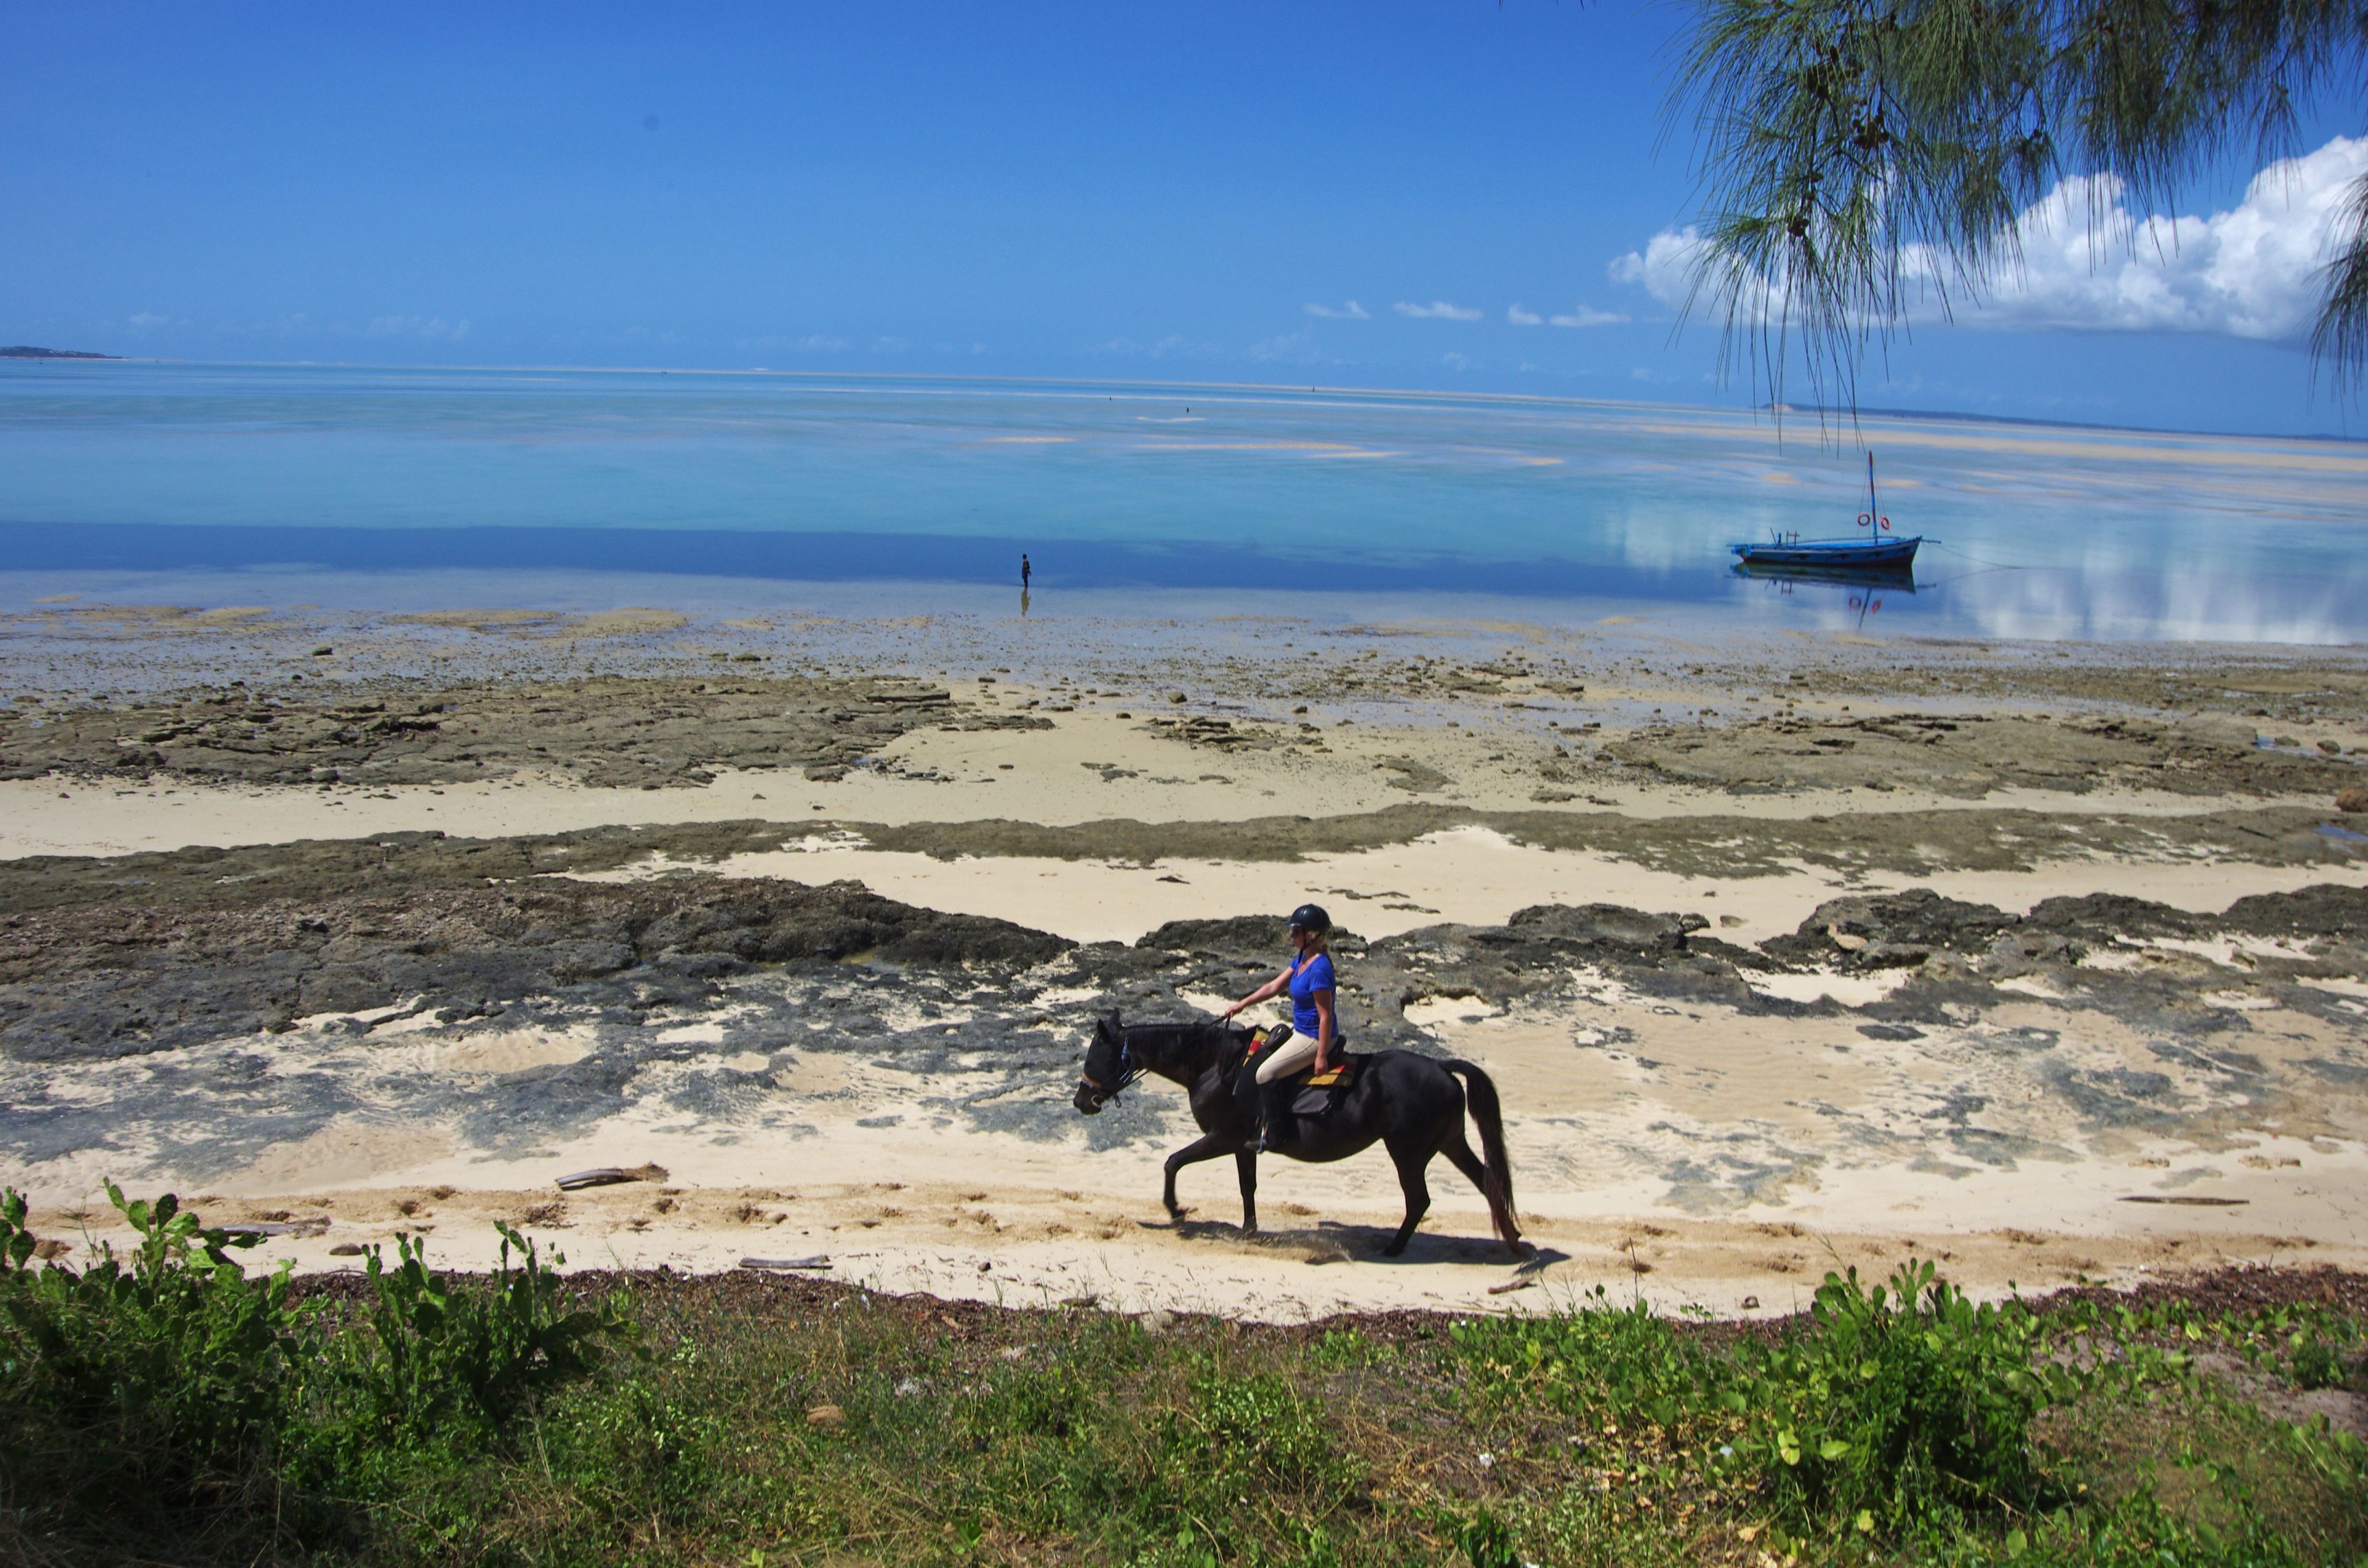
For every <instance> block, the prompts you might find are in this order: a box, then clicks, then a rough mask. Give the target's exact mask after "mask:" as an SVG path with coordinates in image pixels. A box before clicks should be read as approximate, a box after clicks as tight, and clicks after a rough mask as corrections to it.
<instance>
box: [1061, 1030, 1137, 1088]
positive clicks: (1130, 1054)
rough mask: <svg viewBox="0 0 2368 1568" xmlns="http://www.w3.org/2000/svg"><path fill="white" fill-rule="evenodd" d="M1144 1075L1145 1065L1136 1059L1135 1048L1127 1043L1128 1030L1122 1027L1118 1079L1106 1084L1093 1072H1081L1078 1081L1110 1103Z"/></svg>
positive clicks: (1119, 1036) (1119, 1034) (1119, 1042)
mask: <svg viewBox="0 0 2368 1568" xmlns="http://www.w3.org/2000/svg"><path fill="white" fill-rule="evenodd" d="M1142 1076H1143V1067H1142V1064H1141V1063H1139V1062H1136V1061H1135V1059H1134V1048H1133V1046H1131V1045H1129V1044H1128V1043H1127V1039H1126V1031H1125V1030H1124V1029H1121V1030H1119V1031H1118V1081H1117V1082H1116V1083H1113V1084H1110V1085H1107V1086H1105V1085H1102V1084H1101V1083H1099V1081H1097V1080H1096V1079H1095V1077H1094V1075H1093V1074H1090V1073H1086V1072H1080V1073H1079V1074H1077V1082H1078V1083H1080V1084H1083V1085H1085V1086H1086V1087H1087V1088H1089V1089H1091V1090H1093V1091H1094V1093H1096V1094H1098V1095H1099V1096H1101V1097H1102V1103H1103V1104H1105V1105H1108V1104H1110V1103H1112V1102H1114V1101H1116V1100H1117V1098H1118V1097H1119V1096H1120V1095H1121V1094H1123V1093H1124V1092H1125V1091H1126V1090H1128V1089H1129V1088H1131V1087H1133V1085H1134V1081H1135V1080H1136V1079H1137V1078H1140V1077H1142Z"/></svg>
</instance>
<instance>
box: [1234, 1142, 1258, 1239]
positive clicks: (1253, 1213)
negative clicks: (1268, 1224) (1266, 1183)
mask: <svg viewBox="0 0 2368 1568" xmlns="http://www.w3.org/2000/svg"><path fill="white" fill-rule="evenodd" d="M1234 1170H1235V1173H1236V1174H1237V1175H1239V1176H1241V1178H1242V1234H1244V1235H1246V1236H1254V1235H1257V1234H1258V1151H1257V1150H1255V1149H1238V1148H1237V1149H1235V1151H1234Z"/></svg>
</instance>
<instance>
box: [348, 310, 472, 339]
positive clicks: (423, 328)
mask: <svg viewBox="0 0 2368 1568" xmlns="http://www.w3.org/2000/svg"><path fill="white" fill-rule="evenodd" d="M362 335H363V336H364V337H424V338H427V339H429V340H431V341H434V342H439V343H458V342H460V341H461V339H462V338H464V337H466V336H468V335H469V324H468V323H467V322H465V321H463V322H448V321H446V320H445V319H444V318H443V317H442V316H373V317H371V318H370V325H368V326H366V327H364V328H362Z"/></svg>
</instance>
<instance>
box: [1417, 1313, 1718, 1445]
mask: <svg viewBox="0 0 2368 1568" xmlns="http://www.w3.org/2000/svg"><path fill="white" fill-rule="evenodd" d="M1450 1335H1451V1343H1452V1345H1453V1346H1454V1347H1455V1349H1456V1350H1457V1352H1458V1353H1459V1354H1460V1355H1461V1356H1462V1358H1463V1361H1464V1364H1465V1367H1466V1369H1467V1370H1468V1371H1469V1373H1470V1374H1471V1376H1472V1378H1473V1381H1474V1388H1475V1391H1476V1392H1479V1393H1480V1394H1481V1396H1482V1397H1483V1398H1484V1399H1487V1400H1490V1401H1492V1402H1497V1403H1504V1402H1510V1403H1516V1404H1520V1405H1528V1404H1531V1403H1545V1404H1547V1405H1549V1406H1550V1407H1552V1408H1554V1409H1555V1410H1558V1411H1560V1412H1562V1413H1564V1414H1565V1415H1593V1416H1608V1417H1610V1418H1611V1420H1613V1421H1615V1422H1619V1423H1621V1424H1622V1425H1627V1424H1630V1423H1645V1422H1649V1423H1652V1424H1653V1425H1655V1426H1664V1427H1675V1426H1678V1425H1679V1423H1680V1422H1681V1421H1683V1420H1684V1419H1685V1418H1686V1417H1687V1416H1688V1415H1709V1414H1713V1413H1714V1412H1715V1411H1717V1410H1720V1409H1723V1408H1725V1407H1724V1405H1723V1404H1722V1403H1721V1402H1719V1401H1718V1399H1717V1397H1716V1396H1717V1394H1718V1392H1719V1391H1720V1389H1721V1388H1722V1387H1723V1385H1724V1383H1725V1375H1726V1374H1725V1368H1724V1366H1723V1365H1722V1364H1721V1363H1720V1362H1719V1361H1718V1360H1717V1358H1714V1357H1713V1356H1712V1355H1711V1354H1710V1353H1709V1352H1708V1351H1706V1350H1705V1349H1704V1348H1703V1347H1702V1345H1701V1343H1700V1342H1699V1341H1698V1340H1695V1339H1693V1338H1691V1337H1689V1336H1687V1335H1681V1334H1679V1332H1678V1331H1677V1328H1676V1326H1675V1325H1674V1324H1671V1323H1670V1322H1669V1321H1668V1319H1667V1318H1664V1317H1662V1316H1661V1315H1660V1314H1659V1313H1657V1312H1655V1311H1654V1310H1653V1309H1652V1307H1651V1306H1650V1305H1648V1304H1647V1303H1645V1302H1644V1301H1637V1302H1635V1303H1634V1304H1633V1305H1630V1306H1627V1307H1613V1306H1611V1305H1610V1304H1609V1302H1608V1301H1607V1300H1606V1297H1605V1292H1604V1290H1603V1287H1601V1286H1600V1285H1599V1286H1597V1287H1596V1288H1595V1290H1594V1291H1593V1292H1592V1294H1591V1295H1590V1296H1589V1297H1588V1302H1587V1304H1586V1305H1584V1306H1582V1307H1581V1308H1580V1309H1579V1310H1578V1311H1577V1312H1568V1313H1563V1314H1557V1315H1555V1316H1552V1317H1518V1318H1517V1317H1497V1318H1474V1319H1468V1320H1464V1321H1461V1322H1458V1323H1457V1324H1454V1326H1453V1327H1452V1330H1451V1331H1450Z"/></svg>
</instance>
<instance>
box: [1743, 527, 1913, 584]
mask: <svg viewBox="0 0 2368 1568" xmlns="http://www.w3.org/2000/svg"><path fill="white" fill-rule="evenodd" d="M1923 542H1924V538H1923V536H1922V535H1921V534H1918V536H1917V537H1915V538H1914V539H1886V540H1868V541H1861V540H1812V541H1810V542H1808V543H1805V544H1738V545H1736V547H1735V555H1736V560H1737V561H1739V562H1742V563H1743V564H1744V565H1746V566H1748V567H1752V568H1755V569H1765V568H1768V567H1775V566H1781V567H1784V568H1787V569H1789V570H1792V571H1796V572H1816V573H1819V574H1826V573H1850V574H1858V575H1865V576H1873V575H1887V576H1894V577H1896V576H1903V575H1905V574H1907V573H1908V572H1909V571H1911V570H1913V568H1914V567H1915V565H1916V547H1917V546H1918V545H1919V544H1922V543H1923Z"/></svg>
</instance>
